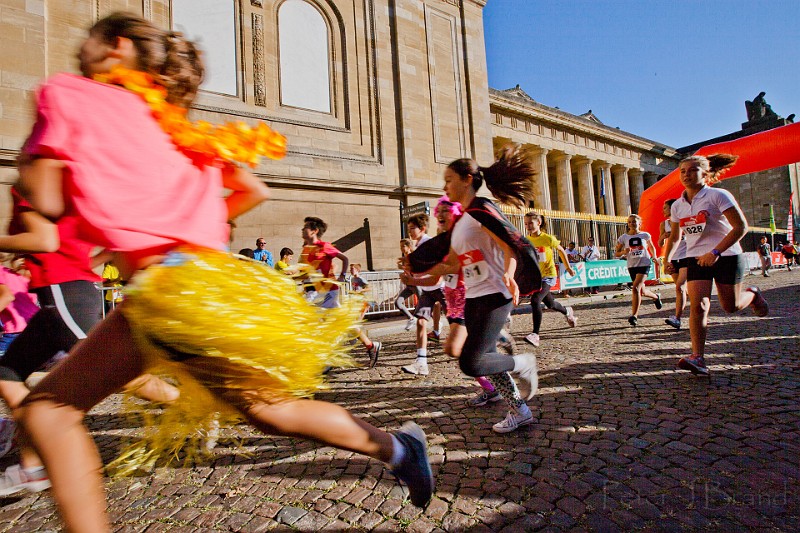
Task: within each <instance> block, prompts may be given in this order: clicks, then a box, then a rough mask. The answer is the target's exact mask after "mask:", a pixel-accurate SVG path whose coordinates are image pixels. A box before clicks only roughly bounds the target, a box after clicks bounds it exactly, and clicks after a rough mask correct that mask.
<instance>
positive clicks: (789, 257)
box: [779, 241, 796, 272]
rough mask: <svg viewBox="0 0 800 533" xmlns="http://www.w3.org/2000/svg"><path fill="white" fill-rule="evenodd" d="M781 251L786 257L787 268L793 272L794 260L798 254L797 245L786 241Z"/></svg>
mask: <svg viewBox="0 0 800 533" xmlns="http://www.w3.org/2000/svg"><path fill="white" fill-rule="evenodd" d="M779 244H780V243H779ZM780 250H781V253H782V254H783V257H785V258H786V269H787V270H788V271H789V272H791V271H792V261H796V254H795V251H794V250H795V247H794V245H793V244H792V243H790V242H788V241H787V242H786V244H784V245H783V246H781V247H780Z"/></svg>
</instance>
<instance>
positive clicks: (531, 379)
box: [514, 353, 539, 400]
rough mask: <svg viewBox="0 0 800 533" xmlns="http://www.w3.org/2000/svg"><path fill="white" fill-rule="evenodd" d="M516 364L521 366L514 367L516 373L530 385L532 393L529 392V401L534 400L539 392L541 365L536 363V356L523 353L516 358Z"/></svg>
mask: <svg viewBox="0 0 800 533" xmlns="http://www.w3.org/2000/svg"><path fill="white" fill-rule="evenodd" d="M514 362H515V363H517V362H519V363H520V366H519V367H517V366H516V364H515V366H514V373H515V374H517V375H518V376H519V378H520V379H522V380H524V381H527V382H528V383H529V384H530V387H531V389H530V391H529V392H528V397H527V399H528V400H530V399H531V398H533V395H534V394H536V392H537V391H538V390H539V365H538V364H537V363H536V356H535V355H533V354H532V353H523V354H520V355H515V356H514Z"/></svg>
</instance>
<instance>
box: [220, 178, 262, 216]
mask: <svg viewBox="0 0 800 533" xmlns="http://www.w3.org/2000/svg"><path fill="white" fill-rule="evenodd" d="M222 186H223V187H225V188H226V189H230V190H231V191H232V192H231V194H229V195H228V196H227V197H226V198H225V205H226V206H227V207H228V219H234V218H236V217H238V216H239V215H241V214H243V213H246V212H248V211H250V210H251V209H253V208H254V207H255V206H257V205H258V204H260V203H261V202H263V201H264V200H268V199H269V187H267V185H266V184H265V183H263V182H262V181H261V180H259V179H258V178H256V177H255V176H254V175H253V174H252V173H250V172H249V171H247V170H245V169H243V168H241V167H237V166H235V165H225V167H224V168H223V169H222Z"/></svg>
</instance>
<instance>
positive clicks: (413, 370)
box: [402, 359, 428, 376]
mask: <svg viewBox="0 0 800 533" xmlns="http://www.w3.org/2000/svg"><path fill="white" fill-rule="evenodd" d="M402 369H403V372H405V373H406V374H414V375H419V376H427V375H428V363H427V362H425V363H423V362H420V360H419V359H417V360H416V361H414V362H413V363H412V364H410V365H406V366H404V367H402Z"/></svg>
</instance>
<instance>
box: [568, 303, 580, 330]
mask: <svg viewBox="0 0 800 533" xmlns="http://www.w3.org/2000/svg"><path fill="white" fill-rule="evenodd" d="M566 310H567V314H566V319H567V324H569V327H571V328H574V327H575V326H576V325H577V324H578V317H576V316H575V311H573V309H572V307H567V308H566Z"/></svg>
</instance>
